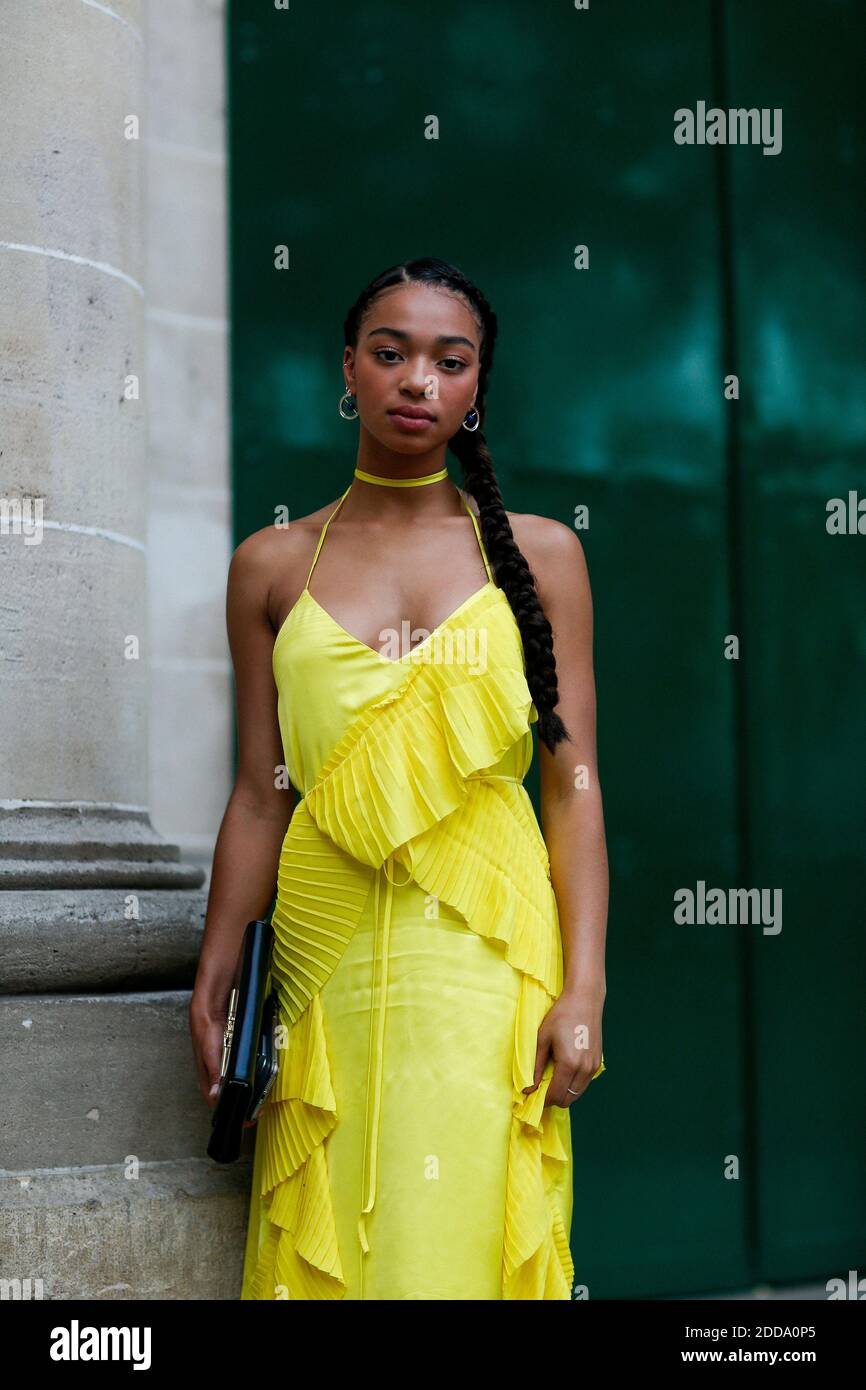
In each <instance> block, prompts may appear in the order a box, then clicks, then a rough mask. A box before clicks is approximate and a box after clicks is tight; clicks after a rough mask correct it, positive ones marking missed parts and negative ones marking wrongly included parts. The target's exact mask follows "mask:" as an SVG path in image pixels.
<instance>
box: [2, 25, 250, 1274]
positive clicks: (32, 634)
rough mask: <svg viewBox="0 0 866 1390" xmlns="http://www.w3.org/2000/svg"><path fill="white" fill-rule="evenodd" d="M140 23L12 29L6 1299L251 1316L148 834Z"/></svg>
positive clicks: (8, 115) (238, 1186)
mask: <svg viewBox="0 0 866 1390" xmlns="http://www.w3.org/2000/svg"><path fill="white" fill-rule="evenodd" d="M142 8H143V7H142V4H141V2H140V0H111V3H108V4H98V5H97V4H94V3H91V0H75V2H74V3H72V2H70V3H64V4H62V5H57V4H55V3H53V2H52V0H28V3H27V4H18V5H5V6H3V7H2V9H0V92H2V104H3V115H4V119H3V121H2V123H0V144H2V151H0V160H2V167H3V169H4V198H3V201H2V205H0V284H2V297H0V335H2V342H3V345H4V354H3V356H4V363H3V372H2V376H3V388H2V420H0V449H2V452H0V509H2V513H0V738H2V749H3V757H2V761H0V952H2V966H0V990H2V995H0V1047H2V1057H3V1062H4V1086H3V1091H4V1095H3V1111H4V1114H3V1131H2V1138H0V1170H2V1172H0V1227H2V1229H0V1279H3V1280H7V1281H8V1280H11V1281H13V1284H12V1287H13V1289H14V1288H15V1287H16V1286H15V1283H14V1281H16V1280H19V1281H20V1288H21V1291H22V1293H23V1295H24V1296H27V1292H28V1289H29V1292H30V1294H31V1296H44V1297H46V1298H55V1299H57V1298H67V1297H68V1298H202V1297H204V1298H208V1297H217V1298H219V1297H228V1298H234V1297H236V1296H237V1276H238V1271H239V1262H240V1248H239V1246H240V1237H241V1234H242V1227H243V1208H244V1196H245V1184H246V1183H247V1182H248V1175H246V1174H244V1173H243V1172H242V1171H240V1170H238V1169H228V1170H222V1169H220V1168H218V1167H217V1166H216V1165H214V1164H212V1163H211V1162H210V1160H208V1159H207V1158H206V1156H205V1149H206V1144H207V1137H208V1132H209V1114H208V1112H207V1111H206V1109H205V1107H204V1106H203V1104H202V1102H201V1101H200V1099H199V1097H198V1091H197V1087H196V1080H195V1074H194V1069H193V1064H192V1051H191V1047H190V1043H189V1037H188V1032H187V1018H186V1015H187V1007H188V1000H189V987H190V985H191V982H192V978H193V974H194V969H195V962H196V958H197V954H198V948H199V939H200V931H201V925H202V922H203V918H204V908H205V898H204V894H203V893H202V892H201V883H202V880H203V873H202V870H201V869H200V868H199V867H195V866H191V865H188V864H185V863H183V862H181V859H180V854H179V851H178V847H177V845H175V844H171V843H168V842H166V841H165V840H163V839H162V838H161V837H160V835H158V834H157V833H156V831H155V830H154V828H153V826H152V824H151V822H150V818H149V814H148V779H149V756H148V701H149V658H150V644H151V638H150V635H149V624H148V611H147V593H148V589H147V560H148V535H147V500H148V453H147V431H146V412H147V409H148V398H147V392H148V390H149V388H150V383H149V380H148V373H147V370H146V343H145V303H146V284H145V246H144V236H143V230H144V226H145V217H144V207H143V196H142V190H143V187H144V180H143V160H144V154H143V151H144V148H145V142H144V136H145V135H146V131H145V130H144V129H143V126H144V121H145V115H144V113H145V109H146V103H145V99H144V97H145V94H144V77H145V72H146V66H145V32H144V30H143V23H144V19H145V16H144V15H143V13H142ZM171 8H172V11H173V12H175V11H180V10H189V9H190V8H192V10H193V11H195V9H196V6H195V5H190V4H178V5H177V6H172V7H171ZM207 8H208V9H209V11H212V7H207ZM192 38H193V41H194V35H192ZM195 60H196V54H195V51H194V48H193V49H192V50H191V51H190V53H189V61H190V63H194V62H195ZM225 1197H229V1198H230V1199H231V1200H230V1201H229V1202H228V1203H226V1202H225V1201H224V1198H225ZM223 1252H225V1258H224V1259H221V1258H220V1256H221V1254H222V1253H223ZM28 1280H30V1281H41V1283H34V1282H31V1284H30V1285H29V1286H28V1284H27V1281H28ZM8 1287H9V1285H7V1288H8Z"/></svg>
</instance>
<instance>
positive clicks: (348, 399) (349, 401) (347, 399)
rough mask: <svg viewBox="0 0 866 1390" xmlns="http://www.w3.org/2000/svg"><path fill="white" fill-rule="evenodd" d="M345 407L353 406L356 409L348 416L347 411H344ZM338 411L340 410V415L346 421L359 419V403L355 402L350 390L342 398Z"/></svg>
mask: <svg viewBox="0 0 866 1390" xmlns="http://www.w3.org/2000/svg"><path fill="white" fill-rule="evenodd" d="M344 405H351V406H353V407H354V409H353V411H352V414H351V415H347V414H346V412H345V410H344V409H343V406H344ZM338 409H339V411H340V414H341V415H342V417H343V419H344V420H357V418H358V402H357V401H356V400H355V397H354V396H353V395H352V393H351V391H349V390H348V389H347V390H346V392H345V394H344V395H342V396H341V397H340V404H339V407H338Z"/></svg>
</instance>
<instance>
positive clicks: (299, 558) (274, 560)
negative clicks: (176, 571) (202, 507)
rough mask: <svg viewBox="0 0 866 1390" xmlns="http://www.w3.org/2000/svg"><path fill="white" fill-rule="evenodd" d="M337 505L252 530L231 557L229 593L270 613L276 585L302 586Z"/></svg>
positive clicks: (330, 505)
mask: <svg viewBox="0 0 866 1390" xmlns="http://www.w3.org/2000/svg"><path fill="white" fill-rule="evenodd" d="M334 505H335V504H334V503H329V504H328V505H326V506H324V507H320V508H319V509H318V510H317V511H315V512H310V513H309V515H307V516H298V517H288V518H285V519H281V518H277V519H276V520H275V521H274V522H273V523H272V524H271V525H270V526H263V527H261V529H260V530H258V531H251V532H250V534H249V535H248V536H246V537H245V538H244V539H243V540H242V541H240V542H239V543H238V545H237V546H236V547H235V550H234V552H233V554H232V557H231V563H230V565H229V575H228V592H229V598H230V599H231V596H232V594H237V593H240V594H244V595H246V596H248V597H249V598H251V599H254V600H255V601H256V603H257V604H258V605H264V607H265V609H266V611H268V612H269V610H270V607H271V597H272V589H273V586H274V585H275V584H276V583H277V582H278V581H279V583H280V584H281V585H284V586H286V587H287V588H288V589H291V588H292V587H297V588H298V589H300V588H301V587H302V586H303V582H304V578H305V577H306V568H307V566H308V565H309V561H310V557H311V555H312V553H313V550H314V549H315V545H316V541H317V540H318V537H319V532H320V531H321V529H322V527H323V525H324V524H325V521H326V520H327V518H328V516H329V515H330V513H331V511H333V508H334Z"/></svg>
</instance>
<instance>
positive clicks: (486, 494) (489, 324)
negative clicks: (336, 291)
mask: <svg viewBox="0 0 866 1390" xmlns="http://www.w3.org/2000/svg"><path fill="white" fill-rule="evenodd" d="M412 282H417V283H419V284H431V283H432V284H441V285H444V286H446V287H447V288H449V289H451V290H453V291H454V292H455V293H456V294H459V295H461V296H463V297H464V298H465V299H466V300H468V302H469V304H470V305H471V307H472V308H473V310H474V311H475V313H476V315H477V316H478V319H479V320H480V326H481V360H480V364H479V372H478V391H477V394H476V398H475V406H474V409H475V410H477V411H478V415H479V421H478V428H477V429H476V430H473V431H470V430H465V429H463V428H462V427H461V428H460V429H458V430H457V433H456V434H454V435H453V436H452V437H451V439H450V440H449V441H448V444H449V448H450V449H451V451H452V453H454V454H455V455H456V457H457V458H458V459H459V460H460V464H461V466H462V468H463V477H464V484H465V488H466V491H467V492H468V493H470V494H471V496H472V497H474V498H475V501H476V502H477V503H478V517H479V522H480V529H481V535H482V538H483V540H484V545H485V548H486V550H487V554H488V557H489V559H490V563H491V566H492V568H493V573H494V575H495V577H496V582H497V584H498V585H499V587H500V588H501V589H502V591H503V593H504V594H505V596H506V598H507V599H508V602H509V603H510V605H511V610H512V612H513V613H514V617H515V620H516V622H517V626H518V629H519V631H520V637H521V640H522V642H523V652H524V657H525V660H526V683H527V685H528V686H529V693H530V695H531V696H532V700H533V703H534V705H535V708H536V709H537V711H538V736H539V738H540V739H541V740H542V742H543V743H544V744H545V745H546V746H547V748H549V749H550V751H551V753H552V752H553V751H554V749H555V748H556V745H557V744H558V743H561V742H562V740H563V739H568V740H569V742H571V741H572V740H571V735H570V734H569V732H568V730H567V729H566V727H565V725H564V724H563V722H562V720H561V719H560V717H559V715H558V714H557V713H556V709H555V706H556V705H557V704H558V702H559V686H558V684H557V679H556V658H555V656H554V653H553V629H552V628H551V626H550V623H549V622H548V619H547V617H546V615H545V612H544V609H543V608H542V606H541V601H540V599H539V597H538V590H537V588H536V583H535V576H534V575H533V573H532V571H531V569H530V568H529V564H528V563H527V560H526V556H525V555H524V554H523V552H522V551H521V549H520V547H519V546H518V544H517V542H516V540H515V539H514V533H513V531H512V529H511V523H510V521H509V520H508V514H507V512H506V510H505V503H504V502H503V500H502V492H501V491H500V488H499V480H498V479H497V477H496V472H495V470H494V467H493V459H492V457H491V454H490V450H489V449H488V447H487V441H486V440H485V438H484V434H483V426H484V401H485V398H486V395H487V384H488V381H489V378H490V371H491V368H492V366H493V349H494V346H495V343H496V335H497V331H498V325H497V321H496V315H495V314H494V312H493V310H492V309H491V307H490V305H489V304H488V302H487V300H486V298H485V297H484V295H483V294H482V293H481V291H480V290H479V289H478V288H477V286H475V285H474V284H472V282H471V281H470V280H468V279H467V278H466V276H465V275H463V273H462V272H461V271H459V270H458V269H457V268H456V266H453V265H450V264H449V263H448V262H447V261H441V260H438V259H437V258H435V257H432V256H427V257H424V258H422V259H419V260H414V261H404V262H403V263H402V264H400V265H396V266H391V267H390V268H389V269H388V270H386V271H383V273H382V274H381V275H378V276H377V277H376V278H375V279H374V280H372V281H371V283H370V284H369V285H368V286H367V288H366V289H365V290H363V291H362V292H361V294H360V295H359V296H358V299H357V300H356V302H355V304H354V305H353V306H352V308H351V309H350V311H349V313H348V315H347V317H346V321H345V324H344V341H345V342H346V343H348V344H350V345H351V346H352V347H354V346H355V345H356V343H357V336H358V328H359V325H360V322H361V320H362V318H363V316H364V314H365V313H366V310H367V308H368V307H369V305H370V304H371V303H372V301H373V300H374V299H375V297H376V295H377V294H379V292H380V291H382V290H384V289H387V288H389V287H390V286H391V285H397V284H409V283H412Z"/></svg>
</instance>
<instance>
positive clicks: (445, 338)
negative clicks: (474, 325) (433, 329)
mask: <svg viewBox="0 0 866 1390" xmlns="http://www.w3.org/2000/svg"><path fill="white" fill-rule="evenodd" d="M377 333H384V334H386V335H387V336H388V337H391V338H403V339H409V338H411V336H412V335H411V333H407V332H406V331H405V329H403V328H371V329H370V332H369V333H368V334H367V337H368V338H374V337H375V336H376V334H377ZM433 341H434V342H435V343H462V344H463V346H464V347H468V348H471V349H472V351H473V352H477V350H478V349H477V348H476V346H475V344H474V343H473V342H471V341H470V339H469V338H462V337H460V335H459V334H452V335H450V336H449V335H448V334H445V333H440V334H439V336H438V338H434V339H433Z"/></svg>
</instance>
